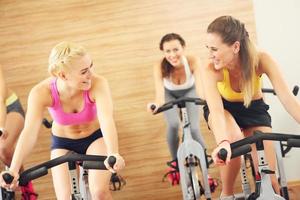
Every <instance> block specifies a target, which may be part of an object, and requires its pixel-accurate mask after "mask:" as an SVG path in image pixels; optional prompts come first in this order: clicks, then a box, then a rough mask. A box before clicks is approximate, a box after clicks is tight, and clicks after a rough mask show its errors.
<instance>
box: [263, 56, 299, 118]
mask: <svg viewBox="0 0 300 200" xmlns="http://www.w3.org/2000/svg"><path fill="white" fill-rule="evenodd" d="M259 61H260V62H259V67H260V69H261V71H262V72H263V73H266V75H267V76H268V77H269V79H270V81H271V83H272V85H273V88H274V90H275V92H276V94H277V96H278V98H279V100H280V102H281V103H282V105H283V106H284V108H285V109H286V110H287V112H288V113H289V114H290V115H291V116H292V117H293V118H294V119H295V120H296V121H297V122H298V123H300V102H299V100H298V99H297V98H296V97H295V96H294V95H293V94H292V92H291V90H290V89H289V88H288V84H287V82H286V81H285V79H284V78H283V76H282V72H281V71H280V69H279V65H278V64H277V63H276V62H275V61H274V59H273V58H272V57H271V56H270V55H268V54H266V53H264V52H261V53H260V55H259Z"/></svg>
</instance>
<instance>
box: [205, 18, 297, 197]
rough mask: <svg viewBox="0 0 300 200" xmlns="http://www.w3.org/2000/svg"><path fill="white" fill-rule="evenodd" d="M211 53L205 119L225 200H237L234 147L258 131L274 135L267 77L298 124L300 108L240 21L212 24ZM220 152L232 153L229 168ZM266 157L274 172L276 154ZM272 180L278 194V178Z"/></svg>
mask: <svg viewBox="0 0 300 200" xmlns="http://www.w3.org/2000/svg"><path fill="white" fill-rule="evenodd" d="M207 48H208V50H209V58H210V62H209V63H208V64H207V65H206V66H205V67H204V68H201V73H200V75H201V77H202V78H201V80H202V81H203V85H204V93H205V99H206V101H207V104H208V105H207V106H205V107H204V117H205V119H206V120H207V122H208V125H209V127H210V128H211V130H212V131H213V134H214V136H215V139H216V142H217V147H216V148H215V149H214V151H213V153H212V158H213V160H214V162H215V163H216V164H217V165H224V166H223V167H221V168H220V172H221V179H222V183H223V185H222V193H221V197H220V199H226V200H227V199H228V200H230V199H234V196H233V186H234V184H233V183H234V181H235V179H236V176H237V174H238V170H239V165H240V160H239V159H234V160H231V161H230V156H231V150H230V143H231V142H234V141H237V140H239V139H242V138H243V137H247V136H249V135H251V134H252V133H253V131H254V130H260V131H262V132H272V129H271V117H270V115H269V113H268V109H269V106H268V105H267V104H265V103H264V101H263V99H262V97H263V95H262V92H261V75H262V74H265V75H267V77H268V78H269V79H270V81H271V83H272V85H273V88H274V90H275V91H276V94H277V96H278V98H279V100H280V101H281V103H282V104H283V106H284V107H285V109H286V110H287V111H288V112H289V113H290V115H291V116H293V117H294V119H295V120H296V121H297V122H299V123H300V112H299V111H300V102H299V101H298V100H297V98H295V97H294V96H293V94H292V93H291V92H290V90H289V88H288V86H287V83H286V81H285V80H284V78H283V76H282V74H281V72H280V70H279V66H278V64H277V63H276V62H275V61H274V60H273V58H272V57H271V56H269V55H268V54H267V53H265V52H262V51H257V50H256V48H255V46H254V44H253V43H252V42H251V40H250V39H249V35H248V32H247V30H246V28H245V25H244V24H243V23H241V22H240V21H239V20H237V19H235V18H233V17H231V16H222V17H219V18H217V19H215V20H214V21H213V22H212V23H210V25H209V26H208V28H207ZM270 144H271V143H270V142H266V143H265V145H270ZM221 148H225V149H226V150H227V151H228V156H227V159H226V163H224V162H223V161H222V160H220V159H219V158H218V156H217V152H218V151H219V150H220V149H221ZM265 151H266V156H267V160H268V163H269V164H270V167H271V169H272V170H274V169H275V153H274V150H273V148H266V149H265ZM252 156H254V159H253V160H255V161H256V162H257V159H255V157H257V155H256V152H254V153H253V152H252ZM229 161H230V162H229ZM256 166H257V165H256ZM271 179H272V185H273V188H274V190H275V191H276V192H277V193H278V192H279V184H278V182H277V180H276V177H275V175H273V176H272V177H271Z"/></svg>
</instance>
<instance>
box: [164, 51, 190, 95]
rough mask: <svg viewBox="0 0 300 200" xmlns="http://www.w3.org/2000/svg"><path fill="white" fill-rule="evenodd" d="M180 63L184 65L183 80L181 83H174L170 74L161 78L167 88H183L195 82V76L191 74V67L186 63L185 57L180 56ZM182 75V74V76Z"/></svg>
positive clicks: (187, 87)
mask: <svg viewBox="0 0 300 200" xmlns="http://www.w3.org/2000/svg"><path fill="white" fill-rule="evenodd" d="M182 63H183V66H184V72H185V82H184V83H181V84H175V83H174V82H173V81H172V76H171V75H170V77H169V78H163V83H164V87H165V88H167V89H168V90H185V89H189V88H191V87H193V85H194V83H195V78H194V76H193V74H192V73H191V69H190V66H189V63H188V60H187V58H186V57H184V56H183V57H182ZM183 77H184V76H183Z"/></svg>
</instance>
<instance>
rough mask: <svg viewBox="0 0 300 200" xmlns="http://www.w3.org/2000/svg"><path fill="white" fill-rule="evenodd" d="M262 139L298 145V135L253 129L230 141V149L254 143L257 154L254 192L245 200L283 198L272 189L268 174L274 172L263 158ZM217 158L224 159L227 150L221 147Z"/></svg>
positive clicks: (278, 199)
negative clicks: (247, 133) (248, 135)
mask: <svg viewBox="0 0 300 200" xmlns="http://www.w3.org/2000/svg"><path fill="white" fill-rule="evenodd" d="M264 140H272V141H280V142H286V144H287V147H288V148H292V147H300V135H292V134H281V133H263V132H261V131H254V134H253V135H252V136H250V137H247V138H244V139H242V140H239V141H236V142H233V143H231V145H230V146H231V149H232V150H234V149H235V148H239V147H241V146H243V145H247V144H255V145H256V149H257V155H258V174H257V176H256V184H255V192H253V193H252V194H251V195H249V196H248V197H246V198H245V199H247V200H266V199H268V200H285V198H283V197H282V196H280V195H278V194H276V193H275V192H274V190H273V187H272V183H271V178H270V174H274V173H275V172H274V171H272V170H270V168H269V166H268V163H267V161H266V159H265V153H264V144H263V141H264ZM218 155H219V158H221V159H222V160H224V161H225V160H226V157H227V151H226V150H225V149H221V150H220V152H219V154H218Z"/></svg>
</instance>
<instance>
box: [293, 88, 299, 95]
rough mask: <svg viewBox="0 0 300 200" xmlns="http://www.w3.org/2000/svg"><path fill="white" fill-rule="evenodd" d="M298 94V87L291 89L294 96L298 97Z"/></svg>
mask: <svg viewBox="0 0 300 200" xmlns="http://www.w3.org/2000/svg"><path fill="white" fill-rule="evenodd" d="M298 92H299V86H298V85H296V86H295V87H294V89H293V94H294V95H295V96H297V95H298Z"/></svg>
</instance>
